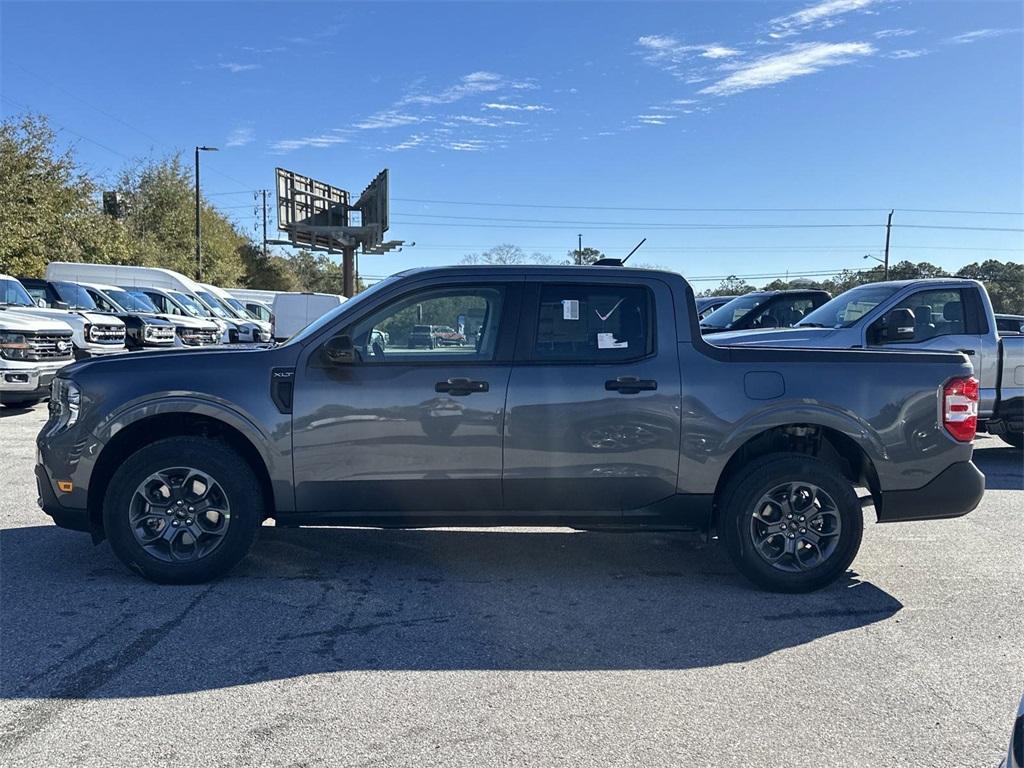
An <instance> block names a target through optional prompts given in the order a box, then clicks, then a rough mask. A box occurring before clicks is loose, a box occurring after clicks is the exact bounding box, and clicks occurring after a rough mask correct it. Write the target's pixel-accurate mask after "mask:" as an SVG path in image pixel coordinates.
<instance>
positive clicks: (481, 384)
mask: <svg viewBox="0 0 1024 768" xmlns="http://www.w3.org/2000/svg"><path fill="white" fill-rule="evenodd" d="M490 389H491V385H490V384H488V383H487V382H486V381H473V380H472V379H445V380H444V381H439V382H437V384H435V385H434V391H435V392H443V393H446V394H449V395H456V396H459V395H470V394H472V393H474V392H488V391H490Z"/></svg>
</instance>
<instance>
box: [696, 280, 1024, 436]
mask: <svg viewBox="0 0 1024 768" xmlns="http://www.w3.org/2000/svg"><path fill="white" fill-rule="evenodd" d="M714 343H715V344H720V345H730V346H744V347H750V346H765V347H804V348H812V349H920V350H927V351H930V352H940V351H941V352H963V353H964V354H966V355H967V356H968V357H969V358H970V360H971V364H972V365H973V366H974V374H975V375H976V376H977V377H978V379H979V380H980V382H981V402H980V403H979V407H978V430H979V431H981V432H991V433H992V434H995V435H999V436H1000V437H1002V438H1003V440H1005V441H1006V442H1008V443H1010V445H1013V446H1016V447H1017V448H1021V447H1024V336H1019V335H1006V336H1002V335H1000V333H999V330H998V328H997V325H996V318H995V315H994V314H993V312H992V302H991V301H990V300H989V297H988V292H987V291H986V290H985V286H983V285H982V284H981V283H979V282H977V281H976V280H964V279H960V278H933V279H928V280H893V281H890V282H885V283H870V284H868V285H861V286H859V287H857V288H852V289H851V290H849V291H846V292H845V293H842V294H840V295H839V296H836V297H835V298H834V299H832V300H831V301H829V302H828V303H827V304H824V305H823V306H821V307H819V308H818V309H816V310H815V311H813V312H810V313H809V314H808V315H807V316H806V317H804V318H803V319H802V320H800V321H799V322H798V323H797V324H796V325H795V326H794V327H793V328H782V329H777V330H768V331H742V332H737V333H719V334H716V335H715V337H714Z"/></svg>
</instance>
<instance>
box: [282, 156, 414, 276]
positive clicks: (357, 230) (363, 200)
mask: <svg viewBox="0 0 1024 768" xmlns="http://www.w3.org/2000/svg"><path fill="white" fill-rule="evenodd" d="M276 188H277V228H278V230H280V231H281V232H284V233H285V234H286V235H287V236H288V239H287V240H274V241H270V242H272V243H274V244H277V245H291V246H294V247H297V248H306V249H309V250H312V251H327V252H328V253H341V254H342V269H343V272H344V279H345V289H344V293H345V295H346V296H352V295H353V294H354V293H355V285H356V283H355V273H356V263H355V254H356V250H357V249H359V248H362V252H363V253H365V254H383V253H387V252H388V251H390V250H392V249H394V248H398V247H400V246H401V245H402V244H403V243H404V241H402V240H389V241H387V242H385V241H384V233H385V232H387V231H388V226H389V225H388V216H389V211H388V170H387V168H385V169H384V170H383V171H381V172H380V173H378V174H377V176H376V177H375V178H374V179H373V181H371V182H370V183H369V184H368V185H367V187H366V189H364V190H363V193H362V194H361V195H360V196H359V199H358V200H357V201H356V203H355V204H354V205H353V204H351V201H350V195H349V193H348V192H347V191H346V190H344V189H341V188H340V187H335V186H332V185H330V184H327V183H326V182H323V181H318V180H316V179H313V178H311V177H309V176H304V175H303V174H300V173H295V172H294V171H289V170H286V169H284V168H277V169H276ZM353 212H356V213H358V215H359V216H358V218H359V222H358V223H356V222H355V217H354V216H353V215H352V213H353Z"/></svg>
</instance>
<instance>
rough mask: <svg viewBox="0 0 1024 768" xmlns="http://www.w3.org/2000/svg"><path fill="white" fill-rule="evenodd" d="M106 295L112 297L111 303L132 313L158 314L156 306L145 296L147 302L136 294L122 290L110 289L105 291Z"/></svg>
mask: <svg viewBox="0 0 1024 768" xmlns="http://www.w3.org/2000/svg"><path fill="white" fill-rule="evenodd" d="M104 293H106V294H107V296H109V297H110V299H111V301H116V302H117V304H118V306H121V307H123V308H124V309H128V310H131V311H132V312H156V306H154V304H153V302H151V301H150V300H149V298H148V297H145V294H143V296H144V297H145V298H146V301H142V300H141V299H139V298H138V296H137V295H136V294H132V293H129V292H128V291H123V290H121V289H120V288H110V289H108V290H106V291H104ZM147 303H148V306H147Z"/></svg>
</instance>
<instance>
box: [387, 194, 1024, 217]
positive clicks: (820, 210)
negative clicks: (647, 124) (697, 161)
mask: <svg viewBox="0 0 1024 768" xmlns="http://www.w3.org/2000/svg"><path fill="white" fill-rule="evenodd" d="M391 199H392V200H394V201H395V202H402V203H430V204H434V205H469V206H480V207H492V208H548V209H557V210H567V211H568V210H573V211H650V212H652V213H883V212H885V211H888V210H890V208H889V207H888V206H886V207H884V208H882V207H879V208H679V207H672V208H654V207H646V206H627V205H556V204H553V203H498V202H482V201H479V200H476V201H470V200H429V199H426V198H419V197H392V198H391ZM897 210H899V211H903V212H906V213H941V214H962V215H976V216H1024V211H973V210H956V209H950V208H898V209H897Z"/></svg>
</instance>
